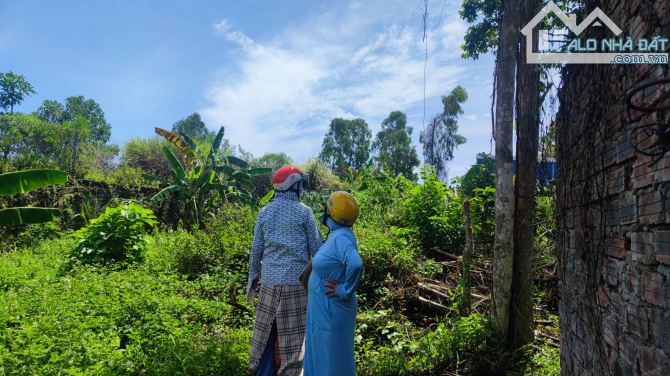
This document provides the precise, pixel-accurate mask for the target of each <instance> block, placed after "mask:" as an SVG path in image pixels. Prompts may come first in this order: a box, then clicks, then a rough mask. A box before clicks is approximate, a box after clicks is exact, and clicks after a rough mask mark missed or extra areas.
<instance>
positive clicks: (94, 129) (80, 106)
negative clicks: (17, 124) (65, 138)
mask: <svg viewBox="0 0 670 376" xmlns="http://www.w3.org/2000/svg"><path fill="white" fill-rule="evenodd" d="M34 114H35V115H37V116H38V117H39V118H40V119H42V120H44V121H46V122H49V123H55V124H64V123H65V122H71V121H74V120H75V119H77V118H83V119H84V120H86V122H87V123H88V128H89V133H90V138H91V140H93V141H100V142H102V143H105V142H107V141H109V138H110V137H111V135H112V126H111V124H109V123H108V122H107V120H106V119H105V113H104V111H102V108H101V107H100V105H99V104H98V102H96V101H95V100H93V99H86V98H84V96H83V95H78V96H71V97H67V98H65V105H63V104H61V103H60V102H58V101H56V100H50V99H47V100H45V101H44V102H42V104H41V105H40V107H39V108H38V109H37V111H35V113H34Z"/></svg>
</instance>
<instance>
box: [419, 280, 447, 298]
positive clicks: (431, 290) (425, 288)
mask: <svg viewBox="0 0 670 376" xmlns="http://www.w3.org/2000/svg"><path fill="white" fill-rule="evenodd" d="M418 286H419V287H421V288H422V289H424V290H426V291H430V292H432V293H433V294H435V295H439V296H441V297H443V298H446V299H449V300H451V297H450V296H449V295H447V294H445V293H443V292H441V291H438V290H436V289H435V288H432V287H431V286H429V285H426V284H424V283H419V284H418Z"/></svg>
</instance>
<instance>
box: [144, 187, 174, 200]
mask: <svg viewBox="0 0 670 376" xmlns="http://www.w3.org/2000/svg"><path fill="white" fill-rule="evenodd" d="M180 190H181V187H180V186H178V185H171V186H169V187H165V188H163V189H161V190H160V192H158V193H156V194H155V195H154V196H153V197H152V198H151V201H163V200H167V199H169V198H171V197H172V194H173V193H175V192H178V191H180Z"/></svg>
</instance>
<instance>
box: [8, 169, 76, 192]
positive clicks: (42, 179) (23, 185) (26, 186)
mask: <svg viewBox="0 0 670 376" xmlns="http://www.w3.org/2000/svg"><path fill="white" fill-rule="evenodd" d="M66 181H67V174H66V173H65V172H63V171H58V170H24V171H16V172H9V173H6V174H0V196H6V195H13V194H18V193H26V192H29V191H32V190H35V189H38V188H42V187H46V186H49V185H54V184H63V183H65V182H66Z"/></svg>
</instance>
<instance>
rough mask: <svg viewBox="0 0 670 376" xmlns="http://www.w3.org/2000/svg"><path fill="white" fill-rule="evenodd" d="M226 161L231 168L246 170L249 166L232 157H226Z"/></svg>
mask: <svg viewBox="0 0 670 376" xmlns="http://www.w3.org/2000/svg"><path fill="white" fill-rule="evenodd" d="M226 159H227V160H228V163H230V164H231V165H233V166H237V167H240V168H248V167H249V164H248V163H247V162H245V161H243V160H241V159H240V158H237V157H233V156H232V155H229V156H227V157H226Z"/></svg>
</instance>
